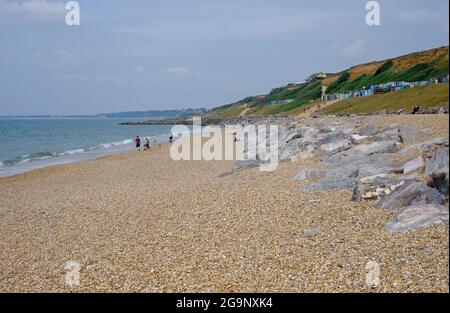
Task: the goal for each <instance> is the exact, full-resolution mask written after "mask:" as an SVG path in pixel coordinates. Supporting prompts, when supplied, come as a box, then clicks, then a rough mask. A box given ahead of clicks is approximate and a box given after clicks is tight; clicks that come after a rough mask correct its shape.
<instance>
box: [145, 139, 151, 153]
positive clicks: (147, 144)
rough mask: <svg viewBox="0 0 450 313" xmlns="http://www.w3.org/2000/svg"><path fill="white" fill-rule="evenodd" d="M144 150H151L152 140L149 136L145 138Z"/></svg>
mask: <svg viewBox="0 0 450 313" xmlns="http://www.w3.org/2000/svg"><path fill="white" fill-rule="evenodd" d="M144 150H150V141H149V140H148V137H147V138H145V144H144Z"/></svg>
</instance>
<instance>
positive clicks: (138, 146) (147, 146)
mask: <svg viewBox="0 0 450 313" xmlns="http://www.w3.org/2000/svg"><path fill="white" fill-rule="evenodd" d="M151 139H152V145H153V146H156V145H158V146H159V142H158V139H157V138H156V137H152V138H151ZM172 142H173V135H172V134H170V135H169V143H172ZM134 143H135V144H136V149H137V150H138V151H141V137H139V136H136V138H135V139H134ZM145 150H150V139H149V138H148V137H146V138H145V144H144V151H145Z"/></svg>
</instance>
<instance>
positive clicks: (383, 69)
mask: <svg viewBox="0 0 450 313" xmlns="http://www.w3.org/2000/svg"><path fill="white" fill-rule="evenodd" d="M447 73H448V56H447V59H445V58H444V57H442V58H437V59H435V60H433V61H431V62H424V63H418V64H415V65H413V66H412V67H410V68H408V69H406V70H400V69H398V68H396V67H395V65H394V62H393V61H392V60H388V61H386V62H384V63H383V64H382V65H381V66H380V67H379V68H378V69H377V70H376V71H375V73H374V74H373V75H369V74H363V75H361V76H359V77H357V78H356V79H353V80H351V79H350V76H351V75H350V73H349V72H347V71H344V72H342V73H341V74H340V76H339V78H338V80H336V81H335V82H334V83H332V84H331V85H330V86H328V88H327V91H326V92H327V93H328V94H334V93H339V92H345V91H352V90H359V89H362V88H363V87H365V86H369V85H378V84H384V83H387V82H390V81H407V82H415V81H423V80H428V79H431V78H435V77H439V76H442V75H445V74H447Z"/></svg>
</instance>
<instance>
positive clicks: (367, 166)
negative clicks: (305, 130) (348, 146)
mask: <svg viewBox="0 0 450 313" xmlns="http://www.w3.org/2000/svg"><path fill="white" fill-rule="evenodd" d="M331 161H333V160H331ZM328 162H330V160H328ZM330 164H331V166H332V167H333V168H340V169H344V168H346V170H348V171H350V170H358V176H359V177H367V176H373V175H378V174H398V173H400V174H401V173H403V168H402V167H401V166H399V165H398V162H397V161H396V160H395V159H394V158H393V156H392V155H390V154H375V155H371V156H364V155H362V156H353V157H347V158H344V159H340V160H337V161H335V162H331V163H330Z"/></svg>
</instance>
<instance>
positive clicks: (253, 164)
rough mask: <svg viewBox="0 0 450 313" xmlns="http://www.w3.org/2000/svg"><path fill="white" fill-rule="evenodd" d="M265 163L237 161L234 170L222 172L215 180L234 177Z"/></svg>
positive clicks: (259, 161)
mask: <svg viewBox="0 0 450 313" xmlns="http://www.w3.org/2000/svg"><path fill="white" fill-rule="evenodd" d="M263 163H264V162H263V161H261V160H243V161H236V162H235V163H234V166H233V168H231V169H229V170H226V171H224V172H222V173H221V174H219V175H217V176H216V177H215V178H222V177H225V176H228V175H232V174H234V173H237V172H240V171H243V170H245V169H248V168H252V167H257V166H259V165H261V164H263Z"/></svg>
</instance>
